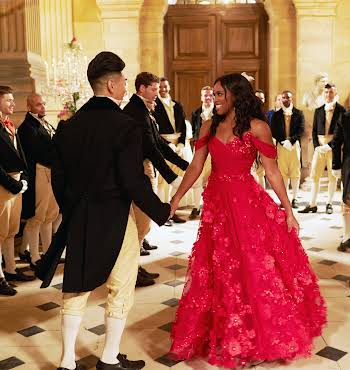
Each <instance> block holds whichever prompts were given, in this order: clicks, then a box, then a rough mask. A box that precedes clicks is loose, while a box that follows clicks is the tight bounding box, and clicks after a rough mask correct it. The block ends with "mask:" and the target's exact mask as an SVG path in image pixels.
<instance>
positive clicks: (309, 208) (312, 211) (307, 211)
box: [298, 204, 317, 213]
mask: <svg viewBox="0 0 350 370" xmlns="http://www.w3.org/2000/svg"><path fill="white" fill-rule="evenodd" d="M310 212H311V213H316V212H317V206H314V207H311V206H310V204H308V205H307V206H306V207H305V208H304V209H302V210H301V211H298V213H310Z"/></svg>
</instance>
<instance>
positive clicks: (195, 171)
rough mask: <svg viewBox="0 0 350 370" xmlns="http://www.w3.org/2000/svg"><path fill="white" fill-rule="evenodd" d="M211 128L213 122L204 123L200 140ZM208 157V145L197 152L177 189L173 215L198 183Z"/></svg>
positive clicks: (172, 205) (172, 203) (173, 202)
mask: <svg viewBox="0 0 350 370" xmlns="http://www.w3.org/2000/svg"><path fill="white" fill-rule="evenodd" d="M210 126H211V120H209V121H206V122H204V123H203V125H202V127H201V129H200V132H199V139H201V138H202V137H204V136H206V135H208V134H209V131H210ZM207 156H208V145H203V146H202V147H201V148H199V149H198V150H195V152H194V157H193V160H192V162H191V164H190V165H189V166H188V168H187V170H186V172H185V175H184V177H183V180H182V182H181V184H180V186H179V188H178V189H177V192H176V193H175V195H174V196H173V198H172V200H171V202H170V203H171V208H172V214H174V213H175V211H176V209H177V207H178V204H179V202H180V200H181V198H182V197H183V196H184V195H185V194H186V193H187V191H188V190H189V189H190V188H191V187H192V185H193V184H194V183H195V182H196V180H197V179H198V177H199V176H200V174H201V173H202V170H203V166H204V163H205V160H206V159H207Z"/></svg>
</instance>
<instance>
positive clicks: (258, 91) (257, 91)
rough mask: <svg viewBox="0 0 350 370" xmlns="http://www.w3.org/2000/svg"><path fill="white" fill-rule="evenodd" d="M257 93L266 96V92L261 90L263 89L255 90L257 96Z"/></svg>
mask: <svg viewBox="0 0 350 370" xmlns="http://www.w3.org/2000/svg"><path fill="white" fill-rule="evenodd" d="M256 93H260V94H264V95H265V93H264V91H263V90H261V89H258V90H255V94H256Z"/></svg>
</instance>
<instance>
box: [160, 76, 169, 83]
mask: <svg viewBox="0 0 350 370" xmlns="http://www.w3.org/2000/svg"><path fill="white" fill-rule="evenodd" d="M162 81H168V82H169V80H168V79H167V78H166V77H164V76H163V77H161V79H160V82H162Z"/></svg>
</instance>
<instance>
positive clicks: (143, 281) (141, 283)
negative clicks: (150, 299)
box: [136, 273, 156, 288]
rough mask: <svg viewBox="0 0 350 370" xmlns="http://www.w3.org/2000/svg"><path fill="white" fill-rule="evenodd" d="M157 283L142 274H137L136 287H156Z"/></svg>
mask: <svg viewBox="0 0 350 370" xmlns="http://www.w3.org/2000/svg"><path fill="white" fill-rule="evenodd" d="M155 283H156V282H155V281H154V280H153V279H148V278H146V277H145V276H143V275H141V274H139V273H138V274H137V280H136V287H138V288H142V287H145V286H150V285H154V284H155Z"/></svg>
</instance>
